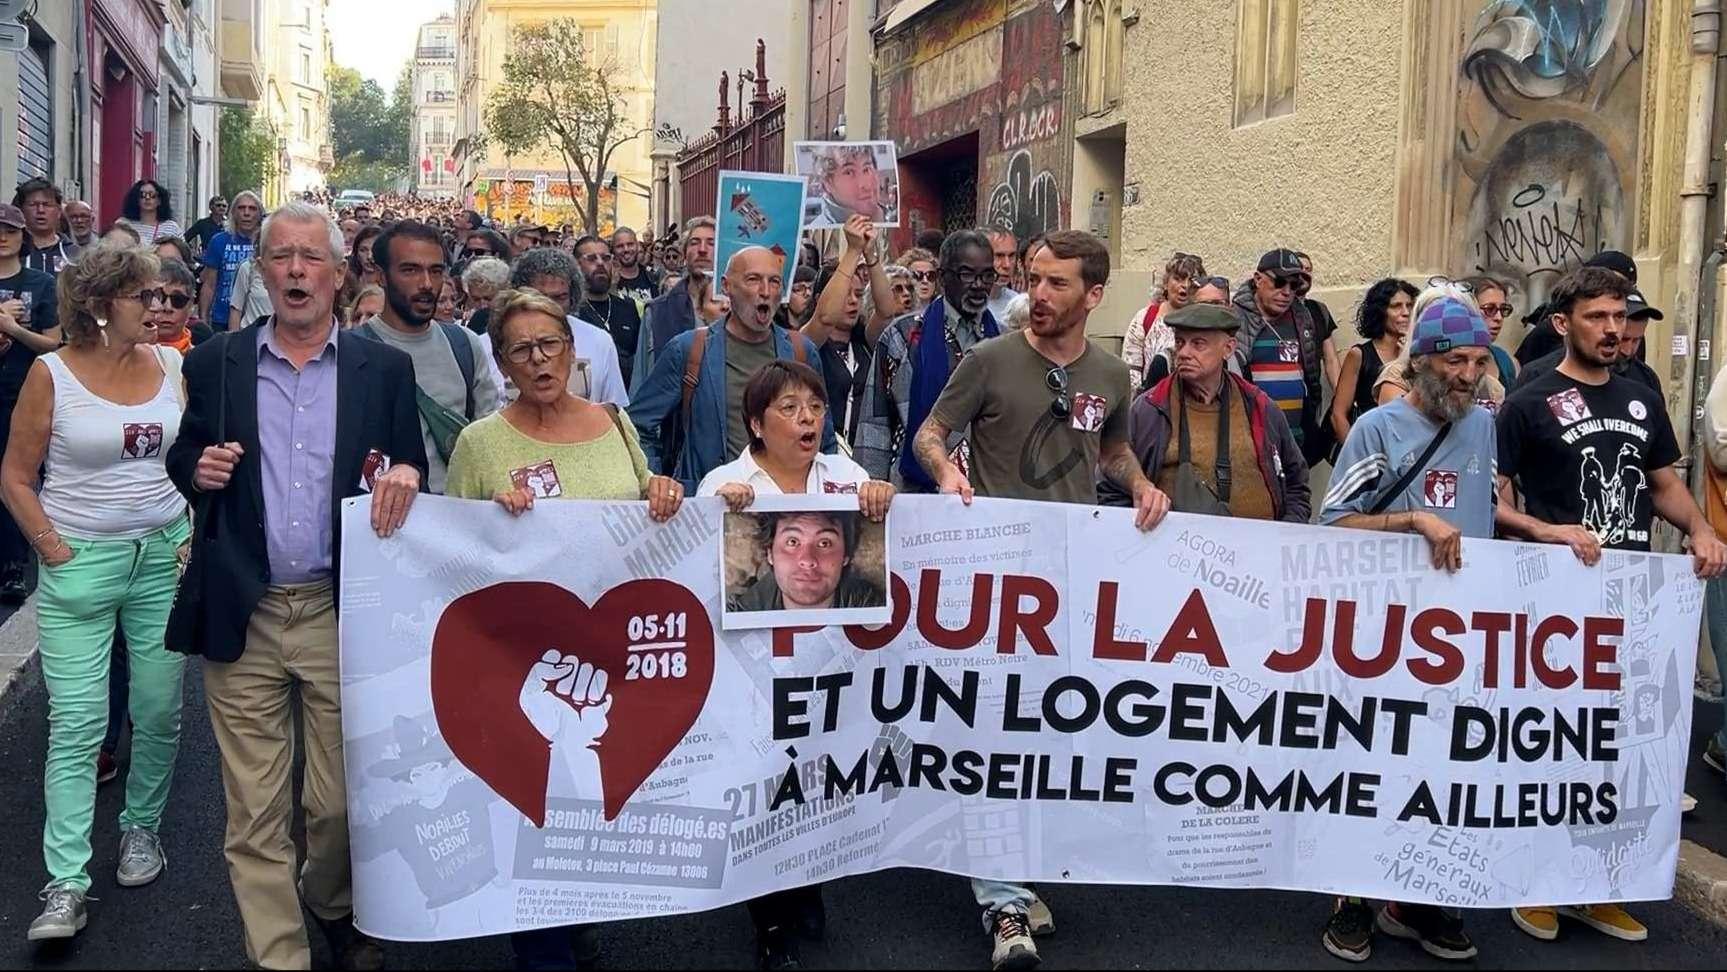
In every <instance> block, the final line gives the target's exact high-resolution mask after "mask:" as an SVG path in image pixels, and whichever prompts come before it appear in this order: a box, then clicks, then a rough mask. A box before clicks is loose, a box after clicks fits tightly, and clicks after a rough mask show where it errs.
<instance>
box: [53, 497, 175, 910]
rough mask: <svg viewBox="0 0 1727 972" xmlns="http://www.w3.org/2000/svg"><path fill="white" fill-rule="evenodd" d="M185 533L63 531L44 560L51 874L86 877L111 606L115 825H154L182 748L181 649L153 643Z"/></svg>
mask: <svg viewBox="0 0 1727 972" xmlns="http://www.w3.org/2000/svg"><path fill="white" fill-rule="evenodd" d="M187 532H188V531H187V524H186V521H185V520H184V519H179V520H175V521H174V522H173V523H171V524H169V525H168V526H167V527H164V528H163V529H161V530H158V531H156V532H155V533H152V534H150V535H149V536H147V537H145V538H143V539H142V540H75V539H72V538H70V537H68V538H67V544H68V545H69V546H70V547H71V548H72V559H71V560H69V561H67V562H66V563H64V564H62V565H60V566H59V567H48V566H44V567H43V568H42V572H41V579H40V582H39V583H38V585H37V605H36V613H37V626H38V629H39V636H40V639H41V649H40V650H41V657H42V680H43V681H44V682H45V683H46V684H47V686H48V761H47V768H46V770H45V771H44V773H43V794H44V799H45V802H46V805H47V819H46V821H45V822H44V823H43V826H42V856H43V858H44V860H45V861H46V862H47V865H48V878H49V883H51V884H65V885H69V886H72V887H76V888H79V889H81V890H88V889H89V887H90V876H89V874H88V873H86V870H85V869H86V867H87V865H88V864H89V863H90V828H91V826H92V824H93V822H94V820H95V817H96V752H97V750H98V749H99V748H100V747H101V745H102V735H103V733H104V731H105V730H106V729H107V727H108V663H109V655H110V653H111V652H112V651H113V647H114V620H115V617H116V615H118V617H119V621H120V626H121V628H122V629H123V630H124V631H125V633H126V646H127V656H126V658H127V662H128V664H129V670H130V673H131V676H130V680H129V681H128V683H127V685H128V686H129V688H130V691H131V702H130V709H131V715H132V767H131V770H130V771H129V772H128V773H127V774H126V808H125V810H124V811H122V812H121V814H120V828H121V829H122V830H125V829H127V828H131V827H143V828H145V829H147V830H151V831H154V830H155V829H156V828H157V826H158V825H159V824H160V823H161V821H162V809H163V807H164V806H166V805H167V803H168V784H169V781H170V780H171V779H172V778H173V775H174V756H175V753H176V752H177V751H178V749H179V747H180V701H181V696H182V692H183V689H182V687H181V674H182V673H183V671H184V669H185V659H184V658H182V657H181V656H179V655H176V654H173V653H171V652H169V651H168V650H167V649H165V648H163V647H162V634H163V631H164V629H165V628H166V627H167V624H168V608H169V606H170V605H171V604H173V601H174V587H175V582H176V577H177V574H176V570H175V551H176V550H177V549H178V548H179V546H180V544H182V543H184V542H185V541H186V537H187Z"/></svg>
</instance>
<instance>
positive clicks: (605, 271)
mask: <svg viewBox="0 0 1727 972" xmlns="http://www.w3.org/2000/svg"><path fill="white" fill-rule="evenodd" d="M631 245H632V246H633V245H637V244H635V242H634V236H633V234H632V236H631ZM576 269H577V270H578V271H580V272H581V275H582V282H583V288H582V302H581V304H579V305H577V307H576V316H577V317H579V318H581V319H582V320H584V321H587V322H588V323H589V324H594V325H597V326H599V327H600V328H601V329H603V330H604V331H605V332H606V333H607V334H610V335H611V336H612V344H613V345H615V346H616V347H617V349H618V371H619V373H620V374H622V375H623V376H624V378H625V379H626V380H627V379H628V378H629V377H630V375H631V374H632V369H633V368H634V367H635V358H636V343H637V341H638V340H639V339H640V337H641V330H642V307H643V305H642V300H641V299H640V298H638V297H636V296H634V295H633V294H631V293H629V292H626V291H623V290H619V289H617V287H616V284H615V281H616V273H617V272H619V271H618V270H617V264H616V258H615V256H614V254H613V253H612V246H611V244H609V243H607V242H606V241H605V240H602V239H600V238H599V237H597V236H583V237H580V238H578V239H577V240H576Z"/></svg>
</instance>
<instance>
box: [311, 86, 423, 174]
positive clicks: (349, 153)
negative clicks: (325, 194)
mask: <svg viewBox="0 0 1727 972" xmlns="http://www.w3.org/2000/svg"><path fill="white" fill-rule="evenodd" d="M327 78H328V82H329V87H330V136H331V139H332V141H333V143H334V144H333V146H332V147H333V149H334V151H335V156H336V165H335V167H334V168H332V169H331V170H330V174H329V183H330V185H331V186H332V187H334V188H336V189H368V190H371V191H372V192H387V191H390V190H394V189H398V188H400V185H399V183H400V182H401V181H402V180H403V179H404V178H405V177H406V176H408V175H409V174H410V173H411V171H412V164H413V163H412V160H411V158H410V153H409V146H408V135H409V132H410V130H411V128H412V125H413V116H414V80H413V71H412V69H411V68H403V69H402V74H401V76H400V77H398V78H397V80H396V90H395V92H394V96H393V97H391V96H386V95H385V93H384V89H383V87H382V86H380V85H379V84H378V82H376V81H373V80H371V79H369V78H362V77H361V76H360V72H358V71H356V70H354V69H353V68H346V67H342V66H340V65H332V66H331V67H330V72H329V74H328V75H327Z"/></svg>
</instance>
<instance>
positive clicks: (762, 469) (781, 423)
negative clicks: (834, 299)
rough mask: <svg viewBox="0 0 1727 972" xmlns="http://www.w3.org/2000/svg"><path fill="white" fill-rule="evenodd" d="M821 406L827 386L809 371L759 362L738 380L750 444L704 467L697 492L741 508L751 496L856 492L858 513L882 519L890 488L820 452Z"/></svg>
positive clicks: (823, 410) (843, 459)
mask: <svg viewBox="0 0 1727 972" xmlns="http://www.w3.org/2000/svg"><path fill="white" fill-rule="evenodd" d="M827 410H828V393H827V385H826V384H825V383H824V382H823V381H822V378H821V376H820V375H818V374H816V372H815V369H813V368H811V367H810V366H809V365H806V364H800V363H799V362H796V361H786V360H776V361H770V362H768V363H767V364H765V365H762V367H761V369H760V370H758V371H757V372H756V373H755V374H754V375H752V376H751V377H750V380H749V383H748V384H746V385H745V386H744V396H743V413H744V414H743V419H744V421H745V422H746V423H748V425H749V429H750V444H749V446H748V447H746V448H745V449H744V452H743V455H741V456H738V457H737V458H736V459H734V460H732V461H731V462H728V463H726V464H725V465H723V466H721V467H719V468H718V469H715V470H714V471H713V472H710V473H708V474H707V476H705V477H704V478H703V479H702V481H701V484H700V485H699V486H698V487H697V488H696V495H697V496H720V497H723V498H724V499H725V501H726V504H727V505H728V506H730V507H731V508H732V510H733V511H741V510H744V509H746V508H748V507H749V505H750V504H751V503H753V502H755V498H756V496H757V495H758V494H763V495H770V496H771V495H777V494H781V493H826V494H828V495H830V496H831V495H836V494H847V493H850V494H855V495H856V496H857V498H858V508H859V509H861V510H862V511H863V514H864V516H867V517H869V518H870V519H872V520H882V519H884V518H886V517H887V509H888V504H889V503H890V502H892V501H893V495H894V488H893V486H892V485H891V484H888V483H884V482H882V481H881V480H878V479H871V478H870V477H869V473H867V472H865V471H864V468H863V467H862V466H860V465H858V464H857V463H855V462H853V461H852V460H851V459H850V458H848V457H846V456H842V455H829V454H825V453H823V452H822V451H821V441H822V420H823V419H824V418H826V417H827Z"/></svg>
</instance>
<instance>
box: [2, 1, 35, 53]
mask: <svg viewBox="0 0 1727 972" xmlns="http://www.w3.org/2000/svg"><path fill="white" fill-rule="evenodd" d="M0 2H3V0H0ZM29 46H30V32H29V31H28V30H25V29H24V27H23V26H22V25H20V24H0V51H4V52H6V53H7V54H18V53H21V52H23V51H24V50H25V49H27V48H28V47H29Z"/></svg>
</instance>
